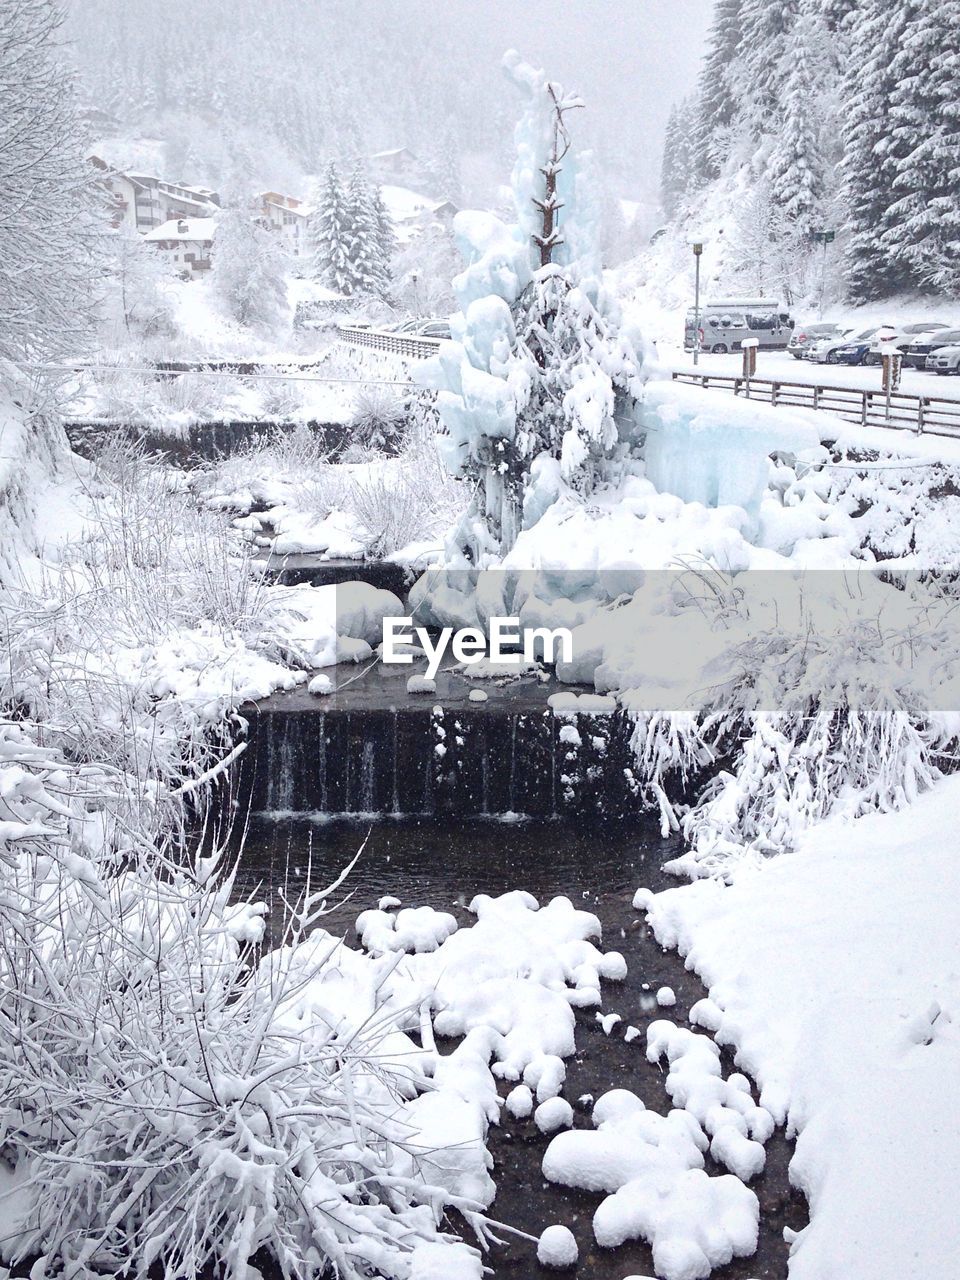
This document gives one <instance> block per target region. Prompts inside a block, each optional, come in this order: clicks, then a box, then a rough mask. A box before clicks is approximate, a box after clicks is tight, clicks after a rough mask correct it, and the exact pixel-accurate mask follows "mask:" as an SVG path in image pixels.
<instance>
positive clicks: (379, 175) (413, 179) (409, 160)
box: [367, 147, 432, 191]
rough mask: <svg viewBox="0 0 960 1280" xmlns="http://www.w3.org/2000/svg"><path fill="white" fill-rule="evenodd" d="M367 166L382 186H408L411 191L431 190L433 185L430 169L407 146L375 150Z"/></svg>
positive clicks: (373, 177)
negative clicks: (390, 149) (389, 149)
mask: <svg viewBox="0 0 960 1280" xmlns="http://www.w3.org/2000/svg"><path fill="white" fill-rule="evenodd" d="M367 168H368V169H369V171H370V177H371V178H372V179H373V181H374V182H376V183H378V184H379V185H381V186H382V185H385V184H386V185H389V186H395V187H407V188H409V189H410V190H411V191H429V190H430V187H431V182H432V179H431V176H430V172H429V170H428V169H427V167H426V165H424V164H423V163H422V161H420V160H419V159H418V158H417V157H416V156H415V155H414V154H413V152H412V151H410V150H409V149H408V148H407V147H395V148H394V149H393V150H392V151H377V152H375V153H374V154H373V155H372V156H368V157H367Z"/></svg>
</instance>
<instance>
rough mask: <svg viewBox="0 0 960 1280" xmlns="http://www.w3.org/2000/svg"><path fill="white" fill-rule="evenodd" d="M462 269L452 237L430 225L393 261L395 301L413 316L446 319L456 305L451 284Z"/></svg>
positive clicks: (438, 227)
mask: <svg viewBox="0 0 960 1280" xmlns="http://www.w3.org/2000/svg"><path fill="white" fill-rule="evenodd" d="M462 265H463V264H462V262H461V259H460V257H459V255H458V253H457V246H456V244H455V243H454V239H453V235H452V234H451V233H450V231H449V230H448V229H447V228H446V227H444V226H442V225H441V224H440V223H436V222H435V223H431V224H430V225H429V226H427V227H424V229H423V231H422V232H421V233H420V234H419V235H417V236H412V237H411V239H410V240H409V241H408V242H407V243H406V244H405V245H404V246H403V247H402V248H401V249H400V250H399V252H398V253H397V255H396V257H395V258H394V259H393V280H394V289H395V291H396V295H397V301H398V302H399V303H400V305H401V306H402V307H403V308H404V309H405V310H407V311H410V312H412V313H413V315H415V316H446V315H449V314H450V312H451V311H454V310H456V305H457V303H456V299H455V297H454V295H453V285H452V283H451V281H452V280H453V278H454V276H455V275H456V274H457V273H458V271H459V270H460V268H461V266H462Z"/></svg>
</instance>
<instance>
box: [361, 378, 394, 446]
mask: <svg viewBox="0 0 960 1280" xmlns="http://www.w3.org/2000/svg"><path fill="white" fill-rule="evenodd" d="M406 421H407V405H406V401H405V399H404V397H403V396H400V395H398V394H397V392H396V391H395V390H394V389H393V388H392V387H384V386H380V385H378V384H377V383H375V382H371V383H368V384H366V385H365V386H362V387H361V388H360V389H359V391H358V392H357V396H356V399H355V400H354V402H353V417H352V418H351V419H350V434H351V437H352V438H353V439H354V440H355V441H356V442H357V443H359V444H362V445H364V446H366V447H368V448H373V449H387V450H392V449H396V447H397V444H398V442H399V439H400V436H401V435H402V434H403V430H404V427H405V425H406Z"/></svg>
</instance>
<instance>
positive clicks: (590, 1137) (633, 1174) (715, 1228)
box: [543, 1089, 759, 1280]
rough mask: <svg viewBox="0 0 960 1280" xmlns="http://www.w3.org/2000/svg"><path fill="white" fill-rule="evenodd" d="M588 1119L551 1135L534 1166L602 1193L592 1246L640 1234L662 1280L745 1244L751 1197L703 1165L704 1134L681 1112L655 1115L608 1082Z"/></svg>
mask: <svg viewBox="0 0 960 1280" xmlns="http://www.w3.org/2000/svg"><path fill="white" fill-rule="evenodd" d="M593 1120H594V1124H595V1125H596V1126H597V1127H596V1129H595V1130H594V1131H589V1130H583V1129H575V1130H570V1131H567V1132H566V1133H562V1134H559V1135H558V1136H557V1137H555V1138H554V1139H553V1140H552V1141H551V1143H550V1145H549V1147H548V1148H547V1150H546V1153H545V1154H544V1157H543V1172H544V1176H545V1177H547V1178H548V1179H549V1180H550V1181H552V1182H560V1183H563V1184H565V1185H566V1186H572V1187H580V1188H582V1189H583V1190H585V1191H594V1192H596V1191H603V1192H606V1193H608V1194H607V1196H606V1199H604V1200H603V1201H602V1202H601V1204H600V1206H599V1207H598V1209H597V1211H596V1213H595V1214H594V1218H593V1232H594V1236H595V1237H596V1240H597V1243H598V1244H599V1245H601V1246H602V1247H604V1248H615V1247H616V1246H617V1245H620V1244H623V1243H624V1241H626V1240H629V1239H635V1238H642V1239H645V1240H647V1241H648V1242H649V1243H650V1245H651V1246H652V1248H653V1257H654V1264H655V1266H656V1268H657V1273H658V1275H661V1276H662V1277H664V1280H700V1278H701V1277H705V1276H708V1275H709V1274H710V1272H711V1271H712V1269H713V1268H714V1267H717V1266H722V1265H723V1264H724V1263H726V1262H729V1261H730V1260H731V1258H733V1257H740V1256H747V1255H749V1254H751V1253H753V1252H754V1250H755V1249H756V1244H757V1234H758V1223H759V1205H758V1202H757V1198H756V1196H755V1195H754V1194H753V1192H752V1191H750V1190H749V1189H748V1188H747V1187H745V1186H744V1185H743V1183H742V1182H741V1181H740V1180H739V1179H738V1178H735V1177H734V1176H732V1175H731V1174H724V1175H723V1176H721V1177H719V1178H711V1177H708V1175H707V1174H706V1173H705V1172H704V1169H703V1152H704V1151H705V1150H706V1148H707V1143H708V1140H707V1137H706V1135H705V1134H704V1132H703V1130H702V1129H701V1127H700V1125H699V1124H698V1123H697V1121H696V1120H695V1119H694V1117H693V1116H692V1115H691V1114H690V1112H689V1111H686V1110H673V1111H671V1112H670V1113H669V1115H667V1116H661V1115H658V1114H657V1113H656V1112H653V1111H648V1110H647V1109H646V1108H645V1107H644V1104H643V1102H642V1101H641V1100H640V1099H639V1098H638V1097H636V1096H635V1095H634V1094H631V1093H630V1092H629V1091H628V1090H625V1089H616V1090H612V1091H611V1092H610V1093H607V1094H604V1095H603V1097H601V1098H598V1099H597V1102H596V1105H595V1106H594V1111H593Z"/></svg>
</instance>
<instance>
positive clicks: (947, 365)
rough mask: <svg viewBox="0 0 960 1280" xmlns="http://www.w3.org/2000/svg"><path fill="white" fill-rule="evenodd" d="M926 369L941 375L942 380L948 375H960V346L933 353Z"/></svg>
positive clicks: (941, 349)
mask: <svg viewBox="0 0 960 1280" xmlns="http://www.w3.org/2000/svg"><path fill="white" fill-rule="evenodd" d="M924 368H926V369H929V370H932V371H933V372H934V373H939V374H940V376H941V377H942V378H945V377H946V376H947V374H948V373H960V345H958V346H955V347H940V348H939V349H938V350H936V351H931V352H930V354H929V355H928V356H927V363H926V365H925V366H924Z"/></svg>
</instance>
